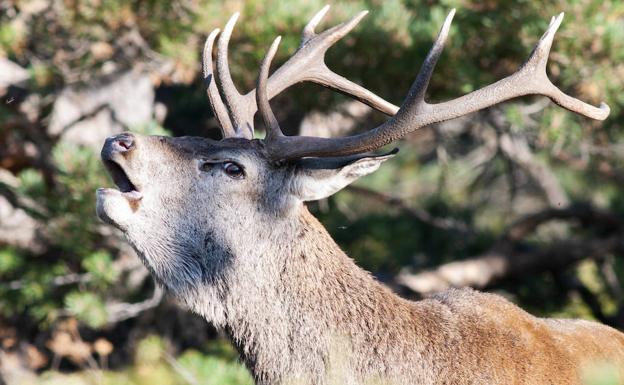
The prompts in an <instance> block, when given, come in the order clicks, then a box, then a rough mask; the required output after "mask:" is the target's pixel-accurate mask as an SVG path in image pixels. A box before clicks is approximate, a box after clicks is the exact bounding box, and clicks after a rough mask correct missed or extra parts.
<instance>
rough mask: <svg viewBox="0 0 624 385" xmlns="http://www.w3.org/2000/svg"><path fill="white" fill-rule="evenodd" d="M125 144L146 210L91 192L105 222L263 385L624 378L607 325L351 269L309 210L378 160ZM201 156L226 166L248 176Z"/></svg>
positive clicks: (122, 160)
mask: <svg viewBox="0 0 624 385" xmlns="http://www.w3.org/2000/svg"><path fill="white" fill-rule="evenodd" d="M135 137H136V147H135V148H134V149H133V150H132V151H130V152H128V153H126V154H124V155H123V156H120V157H119V159H118V162H119V164H120V165H121V166H122V168H123V169H124V170H125V172H126V173H127V175H128V176H129V177H130V179H131V180H132V182H133V183H134V184H135V185H136V186H137V188H138V189H139V190H140V191H141V192H142V194H143V198H142V200H141V201H140V202H139V203H138V204H131V203H130V202H129V201H128V200H126V199H125V198H124V197H123V196H121V194H120V193H119V192H117V191H115V190H110V189H107V190H99V191H98V215H99V217H100V218H102V219H103V220H105V221H106V222H108V223H110V224H112V225H114V226H116V227H118V228H120V229H121V230H123V232H124V233H125V234H126V235H127V238H128V240H129V242H130V243H131V244H132V245H133V246H134V248H135V249H136V250H137V252H138V254H139V255H140V256H141V258H142V259H143V262H144V263H145V265H146V266H147V267H148V269H149V270H150V272H151V273H152V275H153V276H154V278H155V279H156V280H157V281H158V282H159V283H160V284H161V285H163V286H164V287H166V288H167V289H168V290H169V291H170V292H171V293H172V294H173V295H175V296H176V297H177V298H179V299H180V300H181V301H182V302H183V303H185V304H186V305H187V306H188V307H189V309H191V310H192V311H194V312H197V313H198V314H201V315H202V316H203V317H205V318H206V320H208V321H209V322H211V323H213V324H214V325H215V326H216V327H218V328H221V329H223V330H224V331H225V332H226V333H227V335H228V336H229V337H230V338H231V340H232V342H233V343H234V345H236V347H237V348H238V350H239V352H240V354H241V356H242V359H243V360H244V362H245V363H246V365H247V366H248V368H249V369H250V371H251V372H252V374H253V376H254V378H255V380H256V381H257V383H259V384H405V385H407V384H484V385H485V384H487V385H492V384H580V383H581V382H580V381H581V376H582V372H583V371H584V370H585V369H586V368H589V367H591V366H592V365H594V364H602V363H603V362H605V361H609V362H611V363H612V364H613V365H614V367H616V368H624V335H623V334H621V333H619V332H617V331H616V330H614V329H611V328H609V327H606V326H602V325H599V324H597V323H592V322H587V321H573V320H546V319H540V318H536V317H533V316H531V315H529V314H528V313H526V312H524V311H523V310H521V309H520V308H518V307H516V306H515V305H513V304H511V303H510V302H508V301H507V300H505V299H503V298H502V297H500V296H497V295H492V294H484V293H479V292H476V291H473V290H469V289H465V290H451V291H448V292H445V293H442V294H439V295H437V296H435V297H433V298H431V299H427V300H423V301H419V302H411V301H407V300H404V299H402V298H400V297H399V296H397V295H395V294H393V293H392V292H390V291H389V290H388V289H387V288H385V287H384V286H382V285H381V284H379V283H378V282H377V281H376V280H375V279H374V278H372V277H371V275H370V274H369V273H368V272H366V271H364V270H363V269H361V268H359V267H358V266H356V265H355V263H354V262H353V260H352V259H351V258H349V257H348V256H346V255H345V254H344V252H343V251H342V250H340V248H339V247H338V246H337V245H336V244H335V242H334V241H333V240H332V238H331V237H330V235H329V234H328V233H327V232H326V230H325V229H324V228H323V226H322V225H321V224H320V223H319V222H318V221H317V220H316V219H315V218H314V217H313V216H312V215H311V214H310V213H309V212H308V211H307V209H306V207H305V205H304V204H303V200H310V199H315V198H319V197H323V196H327V195H330V194H331V193H333V192H335V191H336V190H338V189H340V188H342V187H344V186H345V185H346V184H348V183H349V182H351V181H353V180H355V179H356V178H357V177H359V176H362V175H365V174H366V173H369V172H372V171H374V170H375V169H376V168H377V167H378V166H379V164H380V163H381V162H382V161H384V160H385V159H387V157H379V158H364V159H359V160H352V161H346V162H342V161H336V162H335V163H336V164H334V166H333V167H328V168H324V166H323V165H324V163H322V162H318V163H315V161H314V160H312V161H308V162H307V163H306V162H299V163H295V164H274V163H272V162H270V161H269V160H268V159H267V157H266V156H265V154H264V150H263V146H262V144H261V142H259V141H248V140H244V139H229V140H225V141H221V142H216V141H211V140H209V139H199V138H163V137H139V136H135ZM205 159H210V160H213V161H214V160H217V161H218V160H234V161H236V162H238V163H239V164H241V165H242V166H243V167H244V168H245V172H246V177H245V178H244V179H240V180H237V179H232V178H230V177H228V176H227V175H226V174H225V173H224V172H223V169H222V168H221V167H219V165H218V164H216V165H214V166H213V167H200V165H201V164H203V163H202V160H205ZM328 164H329V163H328ZM620 371H621V373H620V375H621V376H622V378H623V379H624V371H622V369H620Z"/></svg>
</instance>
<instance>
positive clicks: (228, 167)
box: [223, 162, 245, 179]
mask: <svg viewBox="0 0 624 385" xmlns="http://www.w3.org/2000/svg"><path fill="white" fill-rule="evenodd" d="M223 171H224V172H225V173H226V175H227V176H229V177H230V178H232V179H243V178H244V177H245V171H244V170H243V168H242V167H241V166H239V165H238V164H236V163H234V162H225V163H223Z"/></svg>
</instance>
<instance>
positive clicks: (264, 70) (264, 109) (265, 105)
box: [256, 36, 284, 141]
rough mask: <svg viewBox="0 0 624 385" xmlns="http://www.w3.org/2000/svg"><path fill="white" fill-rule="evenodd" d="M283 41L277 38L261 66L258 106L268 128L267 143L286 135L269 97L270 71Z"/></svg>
mask: <svg viewBox="0 0 624 385" xmlns="http://www.w3.org/2000/svg"><path fill="white" fill-rule="evenodd" d="M281 39H282V37H281V36H278V37H277V38H275V40H274V41H273V44H271V48H269V50H268V51H267V53H266V55H265V56H264V59H263V60H262V64H261V65H260V73H259V75H258V83H257V85H256V103H257V104H258V110H259V111H260V115H261V116H262V120H263V121H264V125H265V126H266V130H267V135H266V137H265V140H266V141H271V140H274V139H275V138H277V137H281V136H284V134H282V130H281V129H280V126H279V123H278V122H277V119H276V118H275V115H274V114H273V110H272V109H271V105H270V104H269V96H268V95H267V80H268V77H269V69H270V67H271V61H272V60H273V57H274V56H275V52H277V47H278V46H279V43H280V40H281Z"/></svg>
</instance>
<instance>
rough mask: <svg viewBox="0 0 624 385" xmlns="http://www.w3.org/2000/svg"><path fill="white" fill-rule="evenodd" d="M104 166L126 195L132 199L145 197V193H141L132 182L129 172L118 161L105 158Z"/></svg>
mask: <svg viewBox="0 0 624 385" xmlns="http://www.w3.org/2000/svg"><path fill="white" fill-rule="evenodd" d="M104 166H105V167H106V170H107V171H108V173H109V174H110V176H111V177H112V178H113V182H114V183H115V185H117V187H118V188H119V191H120V192H121V194H122V195H123V196H124V197H126V198H127V199H129V200H132V201H138V200H140V199H141V198H143V194H141V192H140V191H139V189H138V188H137V187H136V185H135V184H134V183H132V180H131V179H130V178H129V177H128V174H127V173H126V172H125V171H124V169H123V168H122V167H121V166H120V165H119V164H118V163H117V162H115V161H113V160H108V159H105V160H104Z"/></svg>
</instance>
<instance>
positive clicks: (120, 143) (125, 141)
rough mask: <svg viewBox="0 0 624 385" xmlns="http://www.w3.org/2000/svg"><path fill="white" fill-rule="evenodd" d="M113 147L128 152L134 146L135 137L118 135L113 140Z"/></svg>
mask: <svg viewBox="0 0 624 385" xmlns="http://www.w3.org/2000/svg"><path fill="white" fill-rule="evenodd" d="M113 148H114V149H115V150H117V151H119V152H128V151H130V150H132V148H134V138H133V137H132V136H130V135H126V134H122V135H118V136H117V137H115V138H114V140H113Z"/></svg>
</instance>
